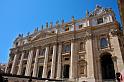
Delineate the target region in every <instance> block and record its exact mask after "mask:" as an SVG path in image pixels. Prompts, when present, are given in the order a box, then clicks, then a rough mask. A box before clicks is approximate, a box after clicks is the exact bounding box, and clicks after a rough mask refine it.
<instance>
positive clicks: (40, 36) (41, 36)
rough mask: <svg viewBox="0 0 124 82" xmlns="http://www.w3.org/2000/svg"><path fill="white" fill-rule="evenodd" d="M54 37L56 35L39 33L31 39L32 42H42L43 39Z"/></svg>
mask: <svg viewBox="0 0 124 82" xmlns="http://www.w3.org/2000/svg"><path fill="white" fill-rule="evenodd" d="M53 35H55V33H51V32H45V31H42V32H39V33H37V34H36V35H34V36H33V37H32V38H31V41H35V40H41V39H43V38H46V37H50V36H53Z"/></svg>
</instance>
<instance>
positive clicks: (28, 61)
mask: <svg viewBox="0 0 124 82" xmlns="http://www.w3.org/2000/svg"><path fill="white" fill-rule="evenodd" d="M32 58H33V50H31V51H30V52H29V55H28V60H27V65H26V72H25V76H30V75H31V65H32Z"/></svg>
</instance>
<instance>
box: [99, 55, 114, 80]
mask: <svg viewBox="0 0 124 82" xmlns="http://www.w3.org/2000/svg"><path fill="white" fill-rule="evenodd" d="M111 56H112V55H111V54H110V53H104V54H102V56H101V71H102V79H103V80H113V79H115V70H114V63H113V61H112V58H111Z"/></svg>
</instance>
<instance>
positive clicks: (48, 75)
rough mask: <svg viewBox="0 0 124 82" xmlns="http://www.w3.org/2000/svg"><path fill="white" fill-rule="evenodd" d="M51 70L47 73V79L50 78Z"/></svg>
mask: <svg viewBox="0 0 124 82" xmlns="http://www.w3.org/2000/svg"><path fill="white" fill-rule="evenodd" d="M50 74H51V70H49V71H48V74H47V78H50Z"/></svg>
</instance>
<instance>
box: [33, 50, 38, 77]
mask: <svg viewBox="0 0 124 82" xmlns="http://www.w3.org/2000/svg"><path fill="white" fill-rule="evenodd" d="M38 55H39V49H37V50H36V56H35V63H34V68H33V77H37V68H38Z"/></svg>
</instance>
